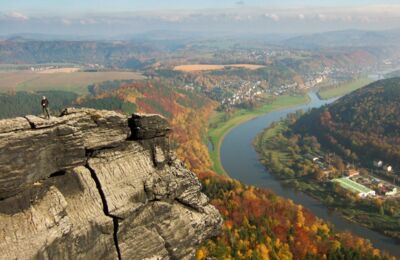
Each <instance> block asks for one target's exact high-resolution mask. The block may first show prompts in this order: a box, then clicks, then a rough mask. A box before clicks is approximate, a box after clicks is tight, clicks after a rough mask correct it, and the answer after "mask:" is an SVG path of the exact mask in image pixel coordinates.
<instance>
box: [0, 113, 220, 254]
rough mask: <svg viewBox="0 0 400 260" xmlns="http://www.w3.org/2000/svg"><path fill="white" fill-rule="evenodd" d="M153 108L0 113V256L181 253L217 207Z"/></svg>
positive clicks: (213, 230) (212, 221) (216, 220)
mask: <svg viewBox="0 0 400 260" xmlns="http://www.w3.org/2000/svg"><path fill="white" fill-rule="evenodd" d="M169 131H170V129H169V126H168V124H167V122H166V120H165V119H164V118H162V117H160V116H158V115H143V114H135V115H133V116H132V117H129V118H128V117H126V116H124V115H121V114H119V113H116V112H111V111H98V110H93V109H66V110H65V111H64V112H63V113H62V115H61V116H60V117H54V118H51V119H50V120H44V119H42V118H39V117H35V116H26V117H20V118H15V119H8V120H1V121H0V224H1V228H0V252H1V253H0V259H169V258H171V259H182V258H183V259H184V258H191V257H193V254H194V252H195V247H196V245H198V244H200V243H201V242H203V241H204V240H206V239H207V238H209V237H211V236H214V235H216V234H217V233H218V231H219V228H220V226H221V222H222V219H221V216H220V215H219V213H218V211H217V210H216V209H215V208H214V207H213V206H211V205H210V204H209V202H208V199H207V197H206V196H205V195H204V194H203V193H201V185H200V183H199V181H198V180H197V178H196V176H195V175H194V174H193V173H192V172H190V171H188V170H187V169H185V168H184V166H183V164H182V163H181V162H179V161H178V160H177V159H176V158H175V157H174V155H173V153H171V152H170V150H169V145H168V138H167V134H168V132H169Z"/></svg>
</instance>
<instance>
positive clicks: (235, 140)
mask: <svg viewBox="0 0 400 260" xmlns="http://www.w3.org/2000/svg"><path fill="white" fill-rule="evenodd" d="M309 96H310V99H311V101H310V102H309V103H308V104H306V105H301V106H296V107H292V108H288V109H284V110H280V111H275V112H271V113H268V114H265V115H263V116H260V117H257V118H254V119H252V120H250V121H247V122H244V123H243V124H240V125H239V126H237V127H235V128H233V129H232V130H231V131H230V132H229V133H228V134H227V135H226V136H225V138H224V140H223V142H222V144H221V153H220V154H221V163H222V165H223V167H224V169H225V171H226V172H227V173H228V175H229V176H230V177H231V178H234V179H237V180H239V181H241V182H243V183H245V184H249V185H254V186H258V187H262V188H267V189H270V190H272V191H274V192H275V193H276V194H278V195H280V196H282V197H285V198H288V199H291V200H293V201H294V202H295V203H297V204H301V205H303V206H304V207H306V208H308V209H309V210H311V211H312V212H313V213H314V214H315V215H316V216H318V217H320V218H321V219H324V220H325V221H328V222H330V223H332V224H334V226H335V229H336V230H338V231H345V230H347V231H350V232H351V233H353V234H355V235H358V236H360V237H363V238H366V239H368V240H370V241H371V242H372V244H373V245H374V246H375V247H376V248H379V249H381V250H382V251H386V252H388V253H390V254H391V255H394V256H396V257H397V258H398V259H400V249H399V248H400V245H399V244H398V243H396V241H395V240H394V239H392V238H390V237H387V236H384V235H381V234H379V233H378V232H375V231H373V230H370V229H367V228H365V227H363V226H361V225H358V224H357V223H354V222H351V221H349V220H347V219H345V218H343V217H342V216H341V215H340V214H338V213H337V212H334V211H332V210H330V209H328V207H326V206H325V205H324V204H323V203H322V202H320V201H318V200H316V199H314V198H313V197H311V196H309V195H307V194H305V193H303V192H300V191H296V190H295V189H293V188H290V187H284V186H282V185H281V183H280V182H279V180H278V179H276V178H275V177H274V176H273V175H271V174H270V173H269V172H268V171H267V170H266V168H265V167H264V165H262V164H261V162H260V161H259V157H258V154H257V153H256V151H255V149H254V147H253V144H252V142H253V140H254V138H255V137H256V135H257V134H258V133H260V132H261V131H262V130H263V129H264V128H266V127H268V126H269V125H270V124H271V123H273V122H275V121H278V120H279V119H281V118H283V117H285V116H286V115H287V114H289V113H293V112H295V111H297V110H299V109H302V110H305V111H306V110H309V109H311V108H314V107H315V108H317V107H320V106H323V105H325V104H327V103H330V102H333V101H334V100H328V101H324V100H320V99H319V98H318V96H317V95H316V94H315V93H313V92H310V93H309Z"/></svg>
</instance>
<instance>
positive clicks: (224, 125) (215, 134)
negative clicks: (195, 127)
mask: <svg viewBox="0 0 400 260" xmlns="http://www.w3.org/2000/svg"><path fill="white" fill-rule="evenodd" d="M308 101H309V98H308V96H280V97H278V98H277V99H276V100H275V101H273V102H272V103H270V104H265V105H263V106H261V107H260V108H258V109H256V110H252V111H250V110H244V109H241V110H238V111H236V112H235V113H234V114H233V116H232V117H231V118H229V119H228V120H226V121H225V120H224V113H223V112H219V113H216V114H215V115H214V116H213V117H212V118H211V120H210V125H215V126H216V127H214V128H212V127H210V129H209V131H208V136H209V140H210V141H211V142H212V144H213V147H214V149H213V150H212V151H210V157H211V160H212V162H213V169H214V171H215V172H217V173H218V174H221V175H226V172H225V170H224V168H223V167H222V165H221V160H220V148H221V143H222V141H223V139H224V137H225V135H226V134H227V133H229V131H230V130H232V129H233V128H234V127H235V126H237V125H239V124H241V123H243V122H245V121H248V120H250V119H252V118H254V117H257V116H260V115H263V114H266V113H269V112H272V111H275V110H279V109H283V108H287V107H291V106H297V105H300V104H304V103H307V102H308Z"/></svg>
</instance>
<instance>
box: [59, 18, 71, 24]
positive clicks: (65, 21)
mask: <svg viewBox="0 0 400 260" xmlns="http://www.w3.org/2000/svg"><path fill="white" fill-rule="evenodd" d="M61 23H62V24H64V25H71V24H72V22H71V20H69V19H65V18H63V19H61Z"/></svg>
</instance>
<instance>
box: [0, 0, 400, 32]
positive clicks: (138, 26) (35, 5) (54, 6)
mask: <svg viewBox="0 0 400 260" xmlns="http://www.w3.org/2000/svg"><path fill="white" fill-rule="evenodd" d="M396 27H400V0H335V1H333V0H304V1H299V0H264V1H262V0H113V1H106V0H0V35H9V34H18V33H41V34H66V35H74V34H76V35H102V36H116V35H128V34H135V33H143V32H147V31H155V30H161V31H162V30H164V31H185V32H203V33H207V32H210V33H218V32H226V33H231V34H235V33H257V34H268V33H275V34H276V33H285V34H300V33H315V32H323V31H333V30H346V29H361V30H388V29H394V28H396Z"/></svg>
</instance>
